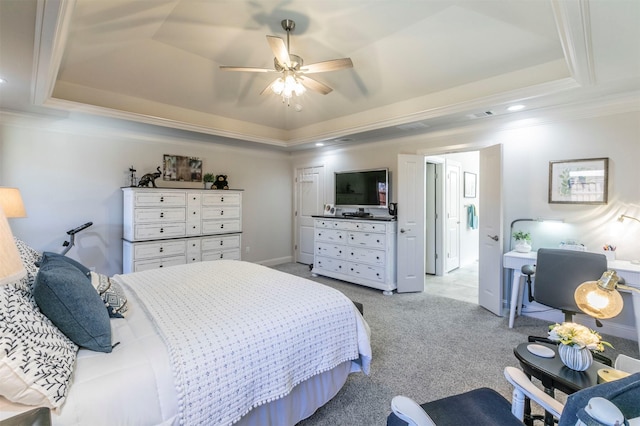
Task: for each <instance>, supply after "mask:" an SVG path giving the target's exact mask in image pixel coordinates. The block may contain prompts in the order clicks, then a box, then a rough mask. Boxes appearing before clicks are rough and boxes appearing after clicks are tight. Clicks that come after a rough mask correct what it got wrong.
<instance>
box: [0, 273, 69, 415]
mask: <svg viewBox="0 0 640 426" xmlns="http://www.w3.org/2000/svg"><path fill="white" fill-rule="evenodd" d="M77 352H78V347H77V346H76V345H75V344H74V343H73V342H72V341H71V340H69V339H68V338H67V337H66V336H65V335H64V334H63V333H62V332H61V331H60V330H58V328H57V327H56V326H55V325H53V323H51V321H50V320H49V319H48V318H47V317H45V316H44V315H43V314H42V313H41V312H40V310H39V309H38V307H37V305H36V304H35V302H34V301H33V297H32V296H31V295H30V294H29V292H28V291H26V290H25V289H23V288H22V287H21V284H20V283H15V284H9V285H6V286H0V395H2V396H4V397H5V398H7V399H8V400H10V401H13V402H17V403H21V404H26V405H36V406H42V407H49V408H52V409H56V408H58V407H60V406H62V404H63V403H64V401H65V399H66V396H67V391H68V388H69V386H70V379H71V375H72V373H73V367H74V365H75V361H76V354H77Z"/></svg>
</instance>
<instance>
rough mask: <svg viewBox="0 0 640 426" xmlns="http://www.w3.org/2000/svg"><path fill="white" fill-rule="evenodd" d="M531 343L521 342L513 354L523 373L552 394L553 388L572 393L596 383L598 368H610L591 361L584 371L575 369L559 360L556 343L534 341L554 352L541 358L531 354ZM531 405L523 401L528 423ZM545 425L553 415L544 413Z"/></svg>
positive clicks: (549, 423) (551, 420)
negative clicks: (550, 355) (539, 382)
mask: <svg viewBox="0 0 640 426" xmlns="http://www.w3.org/2000/svg"><path fill="white" fill-rule="evenodd" d="M531 344H532V343H521V344H519V345H518V346H516V348H515V349H514V350H513V354H514V355H515V356H516V358H517V359H518V361H519V362H520V366H521V367H522V370H523V371H524V372H525V374H526V375H527V376H529V377H531V376H533V377H535V378H537V379H539V380H540V381H541V382H542V385H543V386H544V391H545V392H546V393H547V394H548V395H551V396H554V390H555V389H557V390H559V391H562V392H564V393H566V394H567V395H569V394H572V393H574V392H576V391H579V390H580V389H584V388H588V387H590V386H595V385H597V384H598V370H600V369H601V368H611V367H608V366H606V365H605V364H601V363H599V362H597V361H593V364H591V367H589V368H588V369H587V370H586V371H575V370H571V369H570V368H569V367H567V366H565V365H564V364H563V363H562V361H561V360H560V356H559V355H558V350H557V346H556V345H551V344H547V343H536V344H538V345H542V346H546V347H549V348H551V349H552V350H553V351H554V352H555V356H554V357H553V358H543V357H540V356H537V355H534V354H532V353H531V352H529V350H528V349H527V346H528V345H531ZM530 414H531V405H530V403H529V402H528V401H527V402H525V420H527V416H529V423H528V424H531V423H530ZM545 425H553V417H552V416H551V415H549V414H545Z"/></svg>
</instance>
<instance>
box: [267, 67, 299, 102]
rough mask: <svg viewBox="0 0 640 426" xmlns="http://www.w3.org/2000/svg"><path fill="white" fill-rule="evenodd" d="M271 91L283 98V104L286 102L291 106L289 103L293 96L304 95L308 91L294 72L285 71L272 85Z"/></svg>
mask: <svg viewBox="0 0 640 426" xmlns="http://www.w3.org/2000/svg"><path fill="white" fill-rule="evenodd" d="M271 91H272V92H273V93H275V94H276V95H278V96H282V102H285V100H286V101H287V105H289V101H290V99H291V98H292V97H293V95H294V94H295V95H296V96H300V95H302V94H303V93H304V92H305V91H306V88H305V87H304V86H303V85H302V83H300V81H298V79H297V78H296V76H295V75H294V74H293V73H292V72H290V71H285V72H284V74H283V76H282V77H278V78H277V79H276V80H275V81H274V82H273V83H272V84H271Z"/></svg>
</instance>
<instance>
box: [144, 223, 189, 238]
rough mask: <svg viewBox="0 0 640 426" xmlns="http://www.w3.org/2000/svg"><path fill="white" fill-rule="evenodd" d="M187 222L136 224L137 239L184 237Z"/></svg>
mask: <svg viewBox="0 0 640 426" xmlns="http://www.w3.org/2000/svg"><path fill="white" fill-rule="evenodd" d="M185 228H186V224H185V223H184V222H183V223H149V224H140V225H135V228H134V237H135V239H136V240H153V239H158V238H176V237H184V236H185V235H186V234H185Z"/></svg>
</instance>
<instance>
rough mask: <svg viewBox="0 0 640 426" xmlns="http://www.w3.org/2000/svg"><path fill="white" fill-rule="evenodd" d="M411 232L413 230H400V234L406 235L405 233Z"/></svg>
mask: <svg viewBox="0 0 640 426" xmlns="http://www.w3.org/2000/svg"><path fill="white" fill-rule="evenodd" d="M409 231H411V229H406V230H405V229H404V228H400V233H401V234H404V233H405V232H409Z"/></svg>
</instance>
